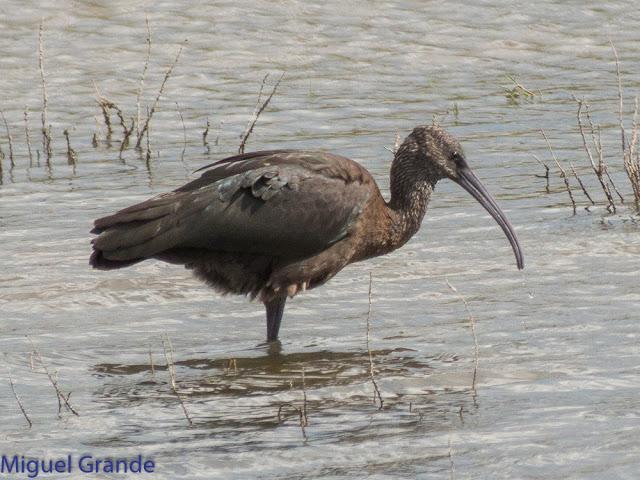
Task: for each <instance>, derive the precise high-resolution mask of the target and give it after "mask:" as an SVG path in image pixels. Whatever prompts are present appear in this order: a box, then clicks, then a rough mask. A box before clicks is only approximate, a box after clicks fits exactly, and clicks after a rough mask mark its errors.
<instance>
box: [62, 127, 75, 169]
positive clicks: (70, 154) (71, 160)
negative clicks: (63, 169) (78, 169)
mask: <svg viewBox="0 0 640 480" xmlns="http://www.w3.org/2000/svg"><path fill="white" fill-rule="evenodd" d="M62 133H63V134H64V138H65V139H66V141H67V163H68V164H69V165H74V166H75V165H76V163H77V162H78V155H77V154H76V151H75V150H74V149H73V148H71V141H70V140H69V130H67V129H66V128H65V129H64V132H62Z"/></svg>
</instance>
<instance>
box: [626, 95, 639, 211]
mask: <svg viewBox="0 0 640 480" xmlns="http://www.w3.org/2000/svg"><path fill="white" fill-rule="evenodd" d="M624 169H625V171H626V172H627V176H628V177H629V181H630V182H631V188H632V189H633V196H634V201H635V202H634V203H635V207H636V210H637V211H640V158H639V156H638V97H636V98H635V102H634V109H633V119H632V130H631V142H629V145H628V147H627V150H626V151H625V152H624Z"/></svg>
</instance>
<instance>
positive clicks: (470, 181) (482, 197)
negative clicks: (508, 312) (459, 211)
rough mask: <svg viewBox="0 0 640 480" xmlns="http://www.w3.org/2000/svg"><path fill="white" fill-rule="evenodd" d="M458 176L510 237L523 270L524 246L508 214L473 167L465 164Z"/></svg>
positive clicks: (459, 182)
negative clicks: (519, 240)
mask: <svg viewBox="0 0 640 480" xmlns="http://www.w3.org/2000/svg"><path fill="white" fill-rule="evenodd" d="M458 175H459V176H458V178H456V179H455V180H454V181H455V182H456V183H457V184H458V185H460V186H461V187H462V188H464V189H465V190H466V191H467V192H469V193H470V194H471V195H472V196H473V198H475V199H476V200H477V201H478V203H480V205H482V206H483V207H484V208H485V209H486V210H487V212H489V213H490V214H491V216H492V217H493V218H494V220H495V221H496V222H498V225H500V228H502V231H503V232H504V234H505V235H506V236H507V238H508V239H509V243H510V244H511V248H513V253H514V254H515V256H516V264H517V265H518V270H522V269H523V268H524V258H523V256H522V247H520V243H519V242H518V238H517V237H516V233H515V232H514V231H513V226H512V225H511V223H510V222H509V220H507V217H506V215H505V214H504V212H503V211H502V210H500V207H499V206H498V204H497V203H496V201H495V200H494V199H493V197H492V196H491V195H490V194H489V192H488V191H487V189H486V188H484V185H482V183H481V182H480V179H479V178H478V177H476V175H475V174H474V173H473V172H472V171H471V169H470V168H469V167H468V166H467V165H464V166H462V167H461V168H459V169H458Z"/></svg>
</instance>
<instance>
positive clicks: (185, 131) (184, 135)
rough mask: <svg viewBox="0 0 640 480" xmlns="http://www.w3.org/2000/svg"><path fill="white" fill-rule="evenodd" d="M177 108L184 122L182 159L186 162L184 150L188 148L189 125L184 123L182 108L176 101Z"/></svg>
mask: <svg viewBox="0 0 640 480" xmlns="http://www.w3.org/2000/svg"><path fill="white" fill-rule="evenodd" d="M176 109H177V110H178V115H180V121H181V122H182V154H181V155H180V159H181V160H182V161H183V162H184V152H185V150H186V149H187V127H186V126H185V124H184V117H183V116H182V111H181V110H180V104H178V102H176Z"/></svg>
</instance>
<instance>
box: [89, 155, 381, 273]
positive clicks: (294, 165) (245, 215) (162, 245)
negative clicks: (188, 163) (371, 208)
mask: <svg viewBox="0 0 640 480" xmlns="http://www.w3.org/2000/svg"><path fill="white" fill-rule="evenodd" d="M208 168H209V169H208V170H207V171H205V172H204V173H203V175H202V176H201V177H200V178H198V179H196V180H194V181H192V182H190V183H188V184H187V185H185V186H183V187H181V188H179V189H177V190H175V191H173V192H170V193H166V194H162V195H160V196H158V197H155V198H152V199H150V200H147V201H146V202H142V203H140V204H137V205H133V206H131V207H129V208H125V209H124V210H121V211H119V212H117V213H116V214H114V215H111V216H108V217H104V218H101V219H99V220H96V222H95V229H94V232H95V233H100V235H99V236H98V237H97V238H95V239H94V240H93V245H94V249H95V250H97V251H100V252H101V253H102V255H103V256H104V258H106V259H108V260H114V261H129V260H134V259H140V258H148V257H152V256H154V255H158V254H160V253H162V252H164V251H166V250H169V249H173V248H204V249H208V250H212V251H222V252H242V253H254V254H262V255H272V256H284V257H290V258H294V257H301V256H305V255H310V254H313V253H317V252H319V251H321V250H323V249H325V248H327V247H328V246H330V245H332V244H333V243H335V242H337V241H338V240H340V239H342V238H344V237H345V236H346V235H348V233H349V229H350V228H351V226H352V225H353V224H354V222H355V221H356V220H357V218H358V217H359V215H360V213H361V212H362V209H363V208H364V206H365V204H366V202H367V200H368V198H369V197H370V195H371V188H372V184H373V187H374V188H376V187H375V184H374V183H373V180H372V179H371V177H370V176H369V175H368V173H367V172H366V170H364V169H363V168H362V167H361V166H360V165H358V164H357V163H355V162H353V161H351V160H349V159H347V158H344V157H339V156H336V155H330V154H326V153H320V152H299V151H298V152H296V151H268V152H256V153H251V154H246V155H243V156H237V157H231V158H230V159H228V160H226V161H225V160H223V161H222V162H217V163H216V164H213V165H211V166H209V167H208Z"/></svg>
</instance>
